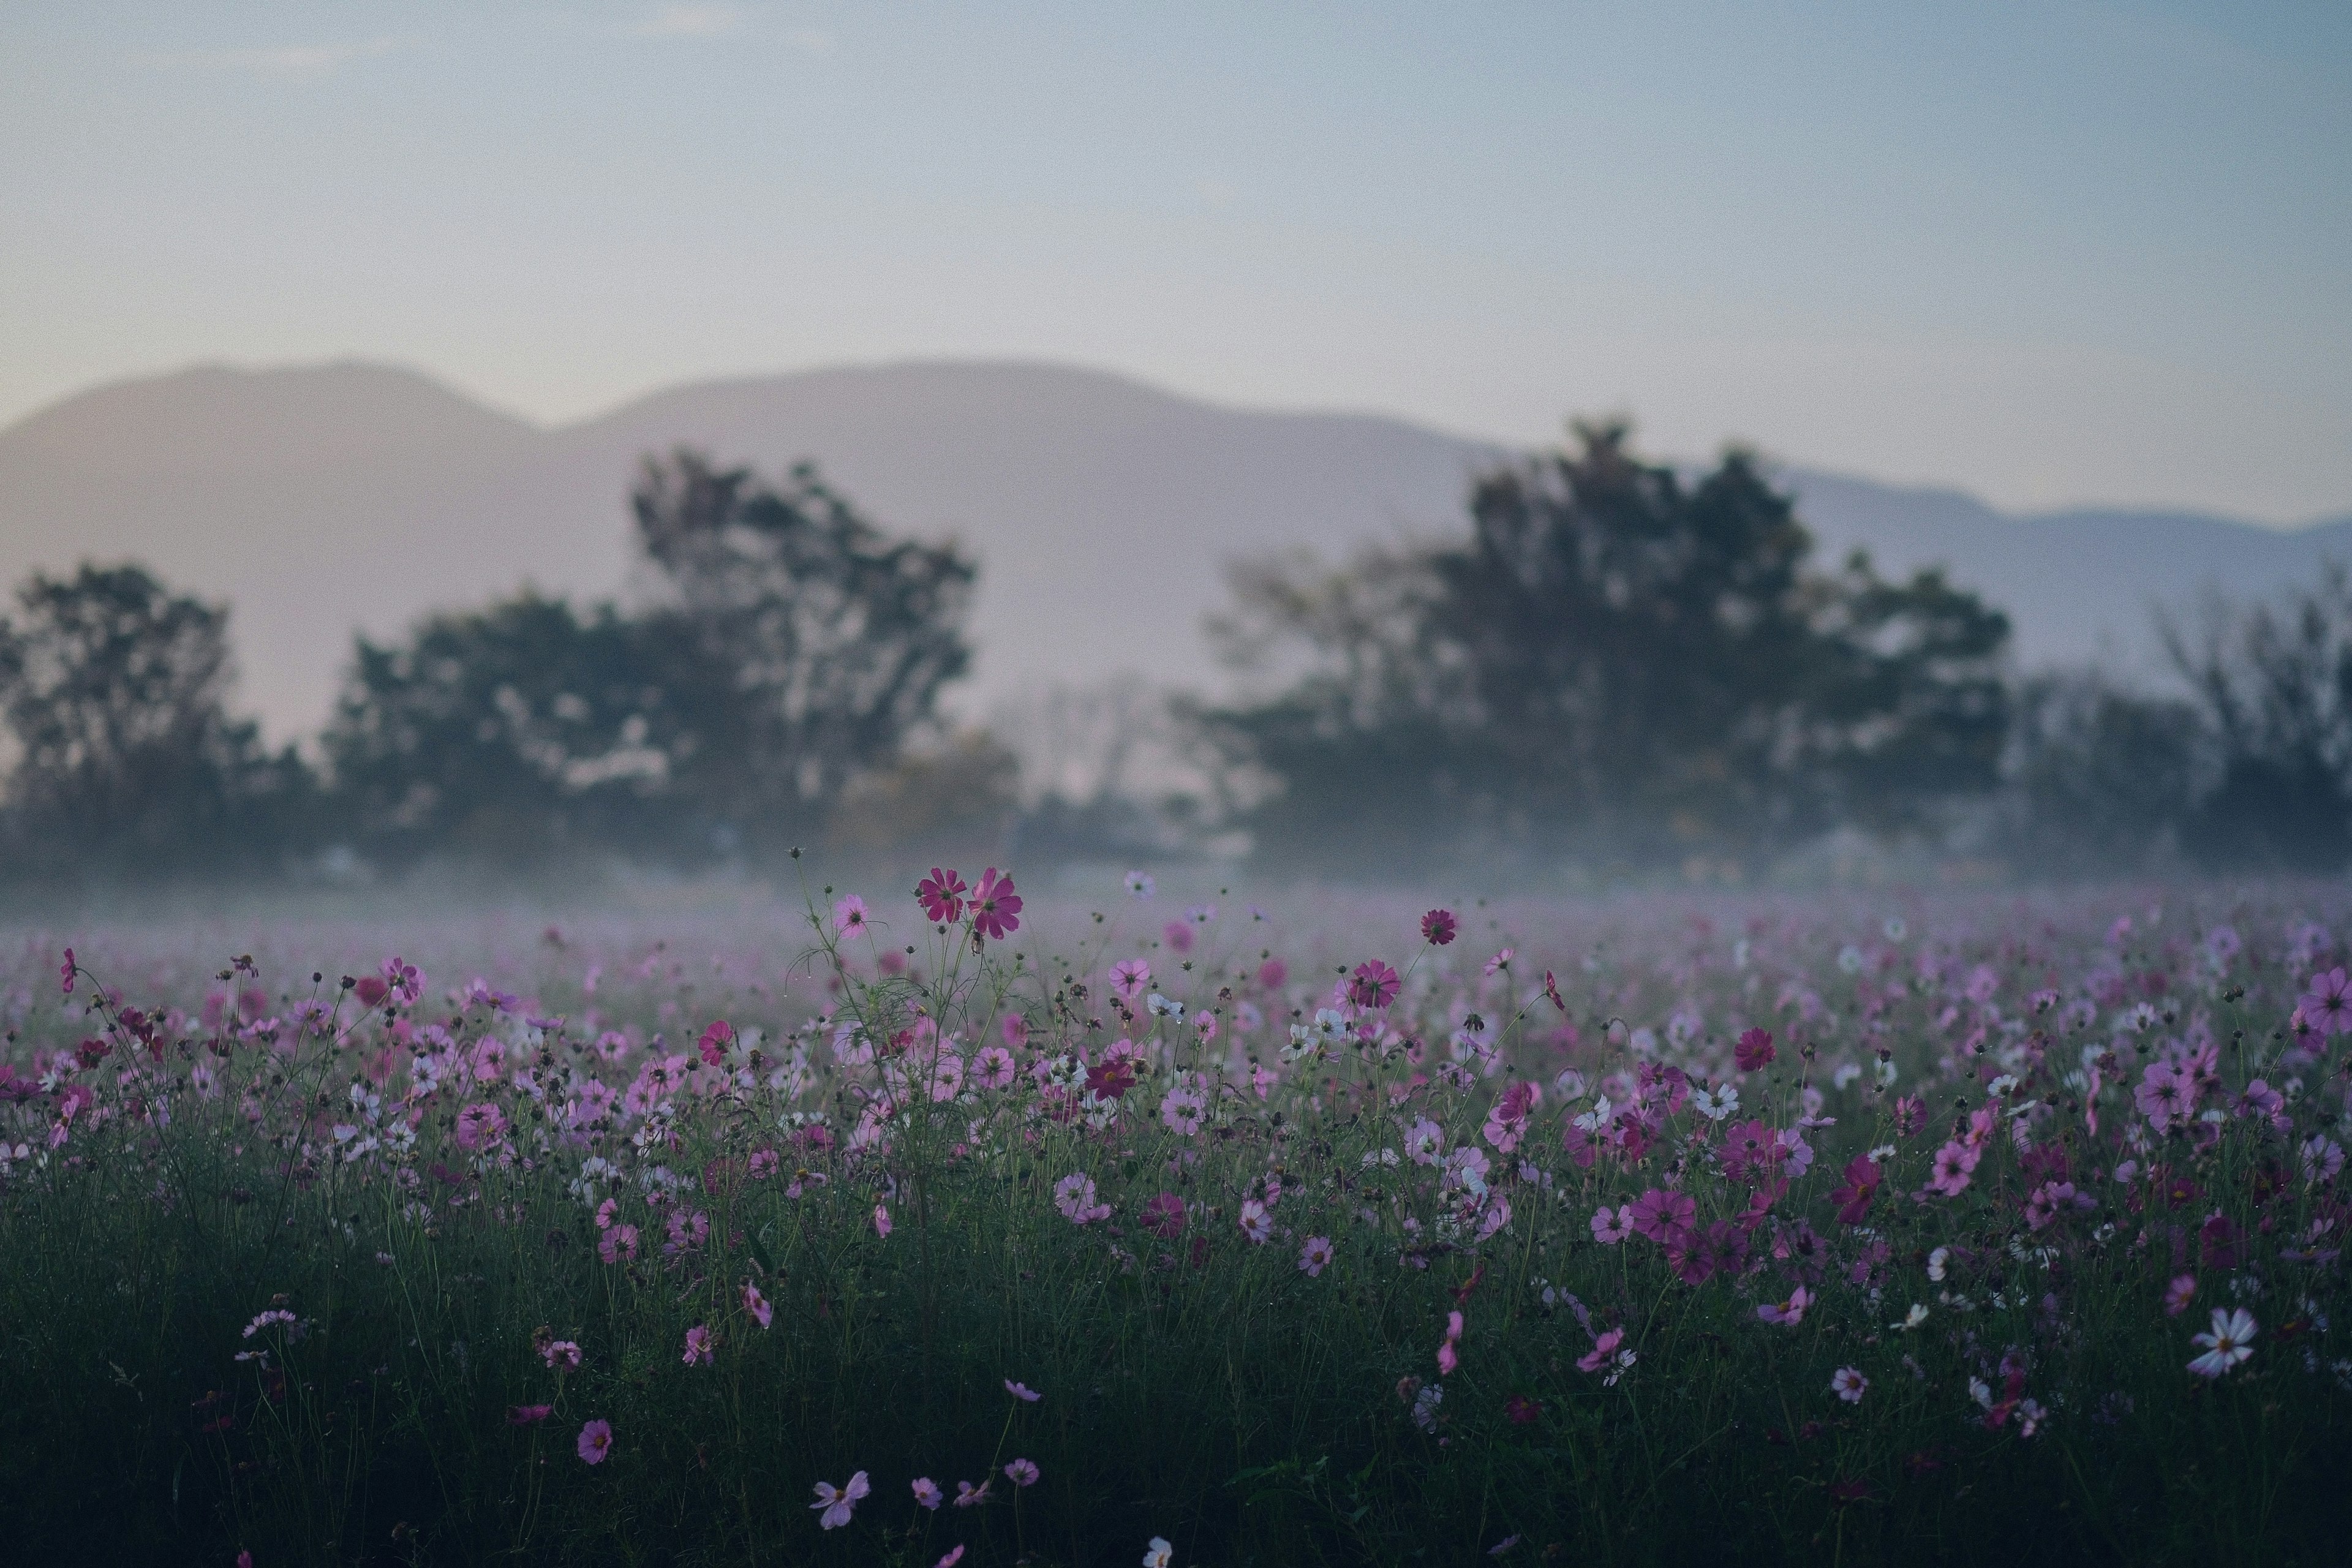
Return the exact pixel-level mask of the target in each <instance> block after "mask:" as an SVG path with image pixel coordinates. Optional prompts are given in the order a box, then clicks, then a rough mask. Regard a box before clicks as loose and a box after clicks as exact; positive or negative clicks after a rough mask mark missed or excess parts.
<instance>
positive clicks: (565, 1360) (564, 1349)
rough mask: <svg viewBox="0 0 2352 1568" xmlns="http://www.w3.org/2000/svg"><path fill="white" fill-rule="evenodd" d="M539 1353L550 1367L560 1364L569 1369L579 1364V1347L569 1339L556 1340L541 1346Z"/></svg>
mask: <svg viewBox="0 0 2352 1568" xmlns="http://www.w3.org/2000/svg"><path fill="white" fill-rule="evenodd" d="M539 1353H540V1357H541V1360H543V1361H545V1362H546V1363H547V1364H548V1366H549V1367H550V1368H551V1369H552V1368H554V1367H558V1366H561V1367H563V1368H565V1369H566V1370H571V1369H574V1368H577V1367H578V1366H579V1364H580V1347H579V1346H578V1345H576V1344H573V1343H572V1342H571V1341H570V1340H556V1341H554V1342H551V1343H549V1344H547V1345H544V1346H542V1347H541V1350H540V1352H539Z"/></svg>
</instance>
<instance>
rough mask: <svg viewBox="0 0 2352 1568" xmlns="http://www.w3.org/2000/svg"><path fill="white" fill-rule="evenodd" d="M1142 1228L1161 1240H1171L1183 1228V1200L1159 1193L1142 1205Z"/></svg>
mask: <svg viewBox="0 0 2352 1568" xmlns="http://www.w3.org/2000/svg"><path fill="white" fill-rule="evenodd" d="M1143 1228H1144V1229H1146V1230H1148V1231H1150V1233H1151V1234H1152V1235H1154V1236H1156V1237H1159V1238H1160V1240H1162V1241H1173V1240H1174V1239H1175V1238H1176V1237H1178V1236H1180V1235H1181V1234H1182V1233H1183V1230H1184V1200H1183V1199H1182V1198H1180V1197H1178V1196H1177V1195H1176V1194H1174V1193H1161V1194H1160V1195H1159V1196H1157V1197H1155V1198H1152V1199H1150V1200H1149V1201H1148V1202H1146V1203H1145V1204H1144V1205H1143Z"/></svg>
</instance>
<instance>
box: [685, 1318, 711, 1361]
mask: <svg viewBox="0 0 2352 1568" xmlns="http://www.w3.org/2000/svg"><path fill="white" fill-rule="evenodd" d="M686 1364H687V1365H688V1366H709V1364H710V1326H709V1324H707V1323H697V1324H695V1325H694V1327H692V1328H690V1329H688V1330H687V1331H686Z"/></svg>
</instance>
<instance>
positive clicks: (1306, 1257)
mask: <svg viewBox="0 0 2352 1568" xmlns="http://www.w3.org/2000/svg"><path fill="white" fill-rule="evenodd" d="M1330 1265H1331V1238H1330V1237H1328V1236H1310V1237H1307V1245H1306V1246H1304V1247H1300V1248H1299V1249H1298V1267H1299V1268H1302V1269H1304V1270H1306V1272H1307V1278H1308V1279H1315V1278H1317V1277H1318V1276H1319V1275H1320V1274H1321V1273H1322V1272H1323V1270H1324V1269H1326V1268H1329V1267H1330Z"/></svg>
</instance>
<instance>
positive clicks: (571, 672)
mask: <svg viewBox="0 0 2352 1568" xmlns="http://www.w3.org/2000/svg"><path fill="white" fill-rule="evenodd" d="M675 653H676V650H675V649H674V648H673V647H670V646H669V645H668V644H667V642H666V641H664V640H663V639H660V638H657V637H654V636H652V635H650V634H649V632H648V630H647V628H646V627H645V626H640V625H637V624H635V623H632V622H629V621H627V620H625V619H623V618H622V617H621V616H620V615H619V614H618V613H617V612H616V611H614V609H613V607H612V606H610V605H604V606H602V607H600V608H598V609H597V610H596V611H594V612H593V614H591V615H590V616H588V617H587V618H585V619H583V618H582V617H581V616H578V615H576V614H575V613H574V612H573V611H572V607H571V605H567V604H565V603H563V602H562V601H561V600H553V599H544V598H541V597H539V596H538V595H532V594H524V595H519V596H518V597H515V598H512V599H509V600H505V601H503V602H500V603H498V604H494V605H490V606H488V608H486V609H482V610H477V611H468V612H465V613H461V614H453V615H441V616H433V617H431V618H429V619H427V620H425V622H423V623H421V624H420V625H419V626H417V627H416V628H415V631H414V632H412V633H411V634H410V636H409V637H408V639H407V640H406V641H405V642H404V643H403V644H401V645H398V646H395V647H379V646H377V645H375V644H373V643H371V642H369V641H368V640H367V639H366V638H364V637H362V638H360V639H359V641H358V646H357V649H356V653H355V656H354V658H353V661H352V670H351V673H350V674H349V676H348V677H346V679H345V682H344V689H343V693H342V696H341V699H340V700H339V701H338V703H337V705H336V714H335V718H334V721H333V722H332V723H331V725H330V726H329V728H328V730H327V733H326V736H325V741H324V744H325V750H326V753H327V757H328V761H329V763H331V767H332V770H333V773H334V779H335V787H336V793H337V796H338V798H339V801H340V802H341V805H342V806H343V807H344V812H345V819H346V821H347V822H348V823H350V824H351V825H352V826H353V827H354V828H355V829H356V830H357V832H358V834H359V836H360V837H361V839H362V842H363V843H365V844H366V845H367V846H368V847H371V848H372V849H373V850H375V851H377V852H378V853H382V854H385V855H388V856H390V857H392V858H396V859H406V858H413V857H415V856H418V855H423V854H426V853H429V852H432V851H436V850H453V851H456V852H457V853H459V854H460V855H461V856H463V857H464V858H467V859H477V860H478V859H485V858H487V859H488V860H489V861H491V862H493V863H497V864H504V865H514V864H520V863H525V862H529V861H532V860H536V859H540V858H544V857H546V856H547V855H549V854H551V853H553V852H555V851H557V850H559V849H562V848H566V847H575V848H576V847H600V848H610V849H630V848H637V849H648V848H663V849H668V850H672V851H678V850H684V851H688V852H692V851H695V850H698V849H699V850H702V851H705V852H707V851H708V849H709V847H710V846H709V839H708V835H709V825H708V824H704V823H699V822H697V821H695V820H693V819H692V818H691V816H690V815H689V814H688V812H687V811H686V810H685V808H684V807H683V806H682V805H680V804H679V803H678V802H677V800H676V799H675V792H674V791H673V789H672V788H671V784H672V779H673V775H674V773H675V772H676V771H677V768H678V767H679V765H680V764H681V763H686V762H690V760H691V759H692V758H693V756H694V755H695V754H696V752H697V751H698V749H699V747H700V746H701V745H702V744H703V743H704V742H703V737H702V735H701V734H700V733H699V732H698V731H696V730H695V729H694V728H693V724H692V721H691V715H692V714H693V713H694V712H695V710H697V708H698V700H697V699H695V698H693V697H691V696H688V695H682V694H684V693H691V692H695V691H698V690H699V689H703V688H706V687H708V686H710V685H712V684H716V683H719V682H720V681H721V680H723V679H724V675H723V672H719V671H713V670H708V669H702V668H695V667H693V666H692V665H691V664H682V663H681V662H680V661H679V660H677V658H675V657H674V656H675Z"/></svg>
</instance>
